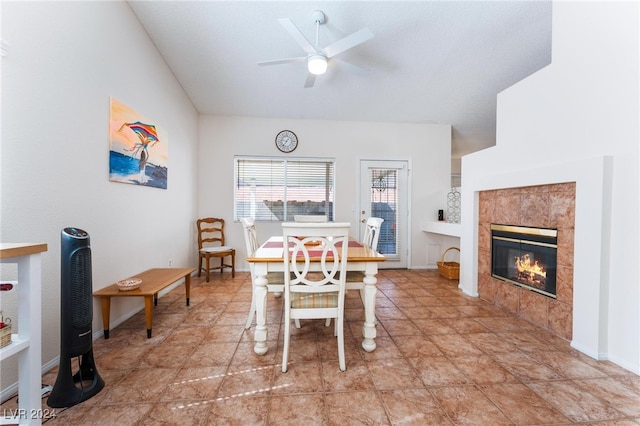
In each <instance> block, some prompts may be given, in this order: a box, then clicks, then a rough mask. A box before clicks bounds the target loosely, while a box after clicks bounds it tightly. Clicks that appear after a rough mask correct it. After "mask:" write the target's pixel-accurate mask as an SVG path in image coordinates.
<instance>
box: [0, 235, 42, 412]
mask: <svg viewBox="0 0 640 426" xmlns="http://www.w3.org/2000/svg"><path fill="white" fill-rule="evenodd" d="M45 251H47V244H44V243H38V244H10V243H0V262H2V263H16V264H17V265H18V284H17V285H16V287H17V288H16V290H15V291H17V292H18V323H17V325H18V332H17V333H14V334H12V335H11V343H10V344H9V345H7V346H5V347H4V348H0V362H1V361H2V360H4V359H6V358H9V357H11V356H17V357H18V370H19V371H18V395H19V406H18V411H17V412H16V415H15V416H14V417H5V416H3V417H0V424H16V423H18V424H21V425H23V424H25V425H40V424H42V416H41V415H40V414H41V413H42V405H41V404H42V399H41V388H42V385H41V382H42V373H41V370H42V362H41V358H42V355H41V352H42V337H41V327H42V322H41V318H42V313H41V312H40V310H41V300H42V293H41V289H42V261H41V254H42V253H43V252H45Z"/></svg>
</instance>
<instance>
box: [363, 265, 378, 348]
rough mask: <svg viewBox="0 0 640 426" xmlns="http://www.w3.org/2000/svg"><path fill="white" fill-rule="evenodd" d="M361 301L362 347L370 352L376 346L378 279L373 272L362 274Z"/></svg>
mask: <svg viewBox="0 0 640 426" xmlns="http://www.w3.org/2000/svg"><path fill="white" fill-rule="evenodd" d="M363 281H364V288H363V289H362V292H363V297H362V298H363V302H364V325H363V327H362V336H364V339H363V340H362V348H363V349H364V350H365V351H367V352H372V351H374V350H375V348H376V341H375V340H374V339H375V338H376V292H377V291H378V289H377V288H376V283H377V282H378V279H377V278H376V276H375V274H371V273H369V272H367V273H366V275H365V276H364V279H363Z"/></svg>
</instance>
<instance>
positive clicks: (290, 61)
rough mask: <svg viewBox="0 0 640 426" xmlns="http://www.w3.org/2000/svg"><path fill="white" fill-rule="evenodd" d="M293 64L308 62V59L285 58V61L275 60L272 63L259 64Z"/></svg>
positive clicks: (263, 63) (301, 57) (260, 63)
mask: <svg viewBox="0 0 640 426" xmlns="http://www.w3.org/2000/svg"><path fill="white" fill-rule="evenodd" d="M292 62H307V58H306V57H304V56H300V57H297V58H284V59H274V60H272V61H262V62H258V65H260V66H262V65H278V64H289V63H292Z"/></svg>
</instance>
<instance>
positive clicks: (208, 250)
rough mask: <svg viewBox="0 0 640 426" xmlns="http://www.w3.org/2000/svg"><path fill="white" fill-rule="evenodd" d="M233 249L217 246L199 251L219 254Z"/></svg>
mask: <svg viewBox="0 0 640 426" xmlns="http://www.w3.org/2000/svg"><path fill="white" fill-rule="evenodd" d="M231 250H233V247H231V246H219V247H204V248H202V249H200V253H220V252H223V251H231Z"/></svg>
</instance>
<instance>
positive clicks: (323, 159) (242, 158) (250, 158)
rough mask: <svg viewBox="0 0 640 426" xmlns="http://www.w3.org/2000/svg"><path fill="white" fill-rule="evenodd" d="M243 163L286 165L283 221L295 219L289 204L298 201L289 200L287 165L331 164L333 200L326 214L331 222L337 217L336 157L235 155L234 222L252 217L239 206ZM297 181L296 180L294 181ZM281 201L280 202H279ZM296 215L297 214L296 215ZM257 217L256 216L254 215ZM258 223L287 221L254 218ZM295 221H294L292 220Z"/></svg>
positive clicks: (330, 188) (330, 185) (330, 175)
mask: <svg viewBox="0 0 640 426" xmlns="http://www.w3.org/2000/svg"><path fill="white" fill-rule="evenodd" d="M241 161H256V162H259V161H265V162H273V163H274V164H275V163H278V164H284V168H285V170H284V182H285V184H284V187H283V194H284V195H283V198H284V200H282V201H283V209H284V211H283V219H286V218H287V216H291V217H293V214H291V215H289V214H287V213H288V212H287V203H288V202H291V201H296V200H287V192H288V189H289V188H290V186H289V185H287V182H288V181H291V180H292V179H290V178H289V177H290V173H291V172H289V170H288V169H287V163H304V162H308V163H314V164H320V163H325V164H330V165H331V171H330V173H329V178H330V183H329V190H328V191H329V192H330V193H331V196H332V197H331V198H332V199H330V200H328V204H329V207H328V208H329V211H328V212H325V214H327V215H328V218H329V220H333V218H334V217H335V209H336V207H335V204H336V203H335V198H336V182H337V179H336V159H335V157H291V156H286V157H285V156H255V155H234V157H233V220H234V222H239V221H240V219H241V218H243V217H250V215H247V214H242V212H241V211H240V209H238V204H239V202H240V201H239V199H238V196H239V180H240V174H239V171H240V170H239V169H240V166H239V163H240V162H241ZM297 176H301V175H300V174H295V176H294V177H297ZM326 177H327V175H326V174H325V179H326ZM293 180H295V179H293ZM298 181H299V180H298ZM324 188H325V191H326V190H327V187H326V186H325V187H324ZM272 201H276V200H272ZM278 201H279V200H278ZM324 202H325V203H327V200H324ZM294 214H295V213H294ZM273 215H274V216H276V215H275V214H273ZM254 216H255V214H254ZM253 219H254V220H255V221H256V222H265V223H281V222H286V221H287V220H279V219H278V218H277V216H276V217H275V219H271V220H266V219H264V218H253ZM291 220H293V219H291Z"/></svg>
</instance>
